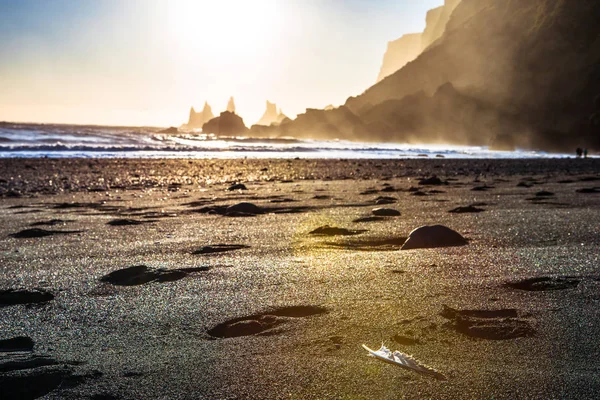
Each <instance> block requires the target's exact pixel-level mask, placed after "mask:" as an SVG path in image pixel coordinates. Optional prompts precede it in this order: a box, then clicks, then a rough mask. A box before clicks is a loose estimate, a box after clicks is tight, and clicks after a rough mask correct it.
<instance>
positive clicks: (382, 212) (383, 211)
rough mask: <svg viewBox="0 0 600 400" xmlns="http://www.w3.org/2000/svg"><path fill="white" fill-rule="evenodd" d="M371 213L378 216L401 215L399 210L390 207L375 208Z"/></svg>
mask: <svg viewBox="0 0 600 400" xmlns="http://www.w3.org/2000/svg"><path fill="white" fill-rule="evenodd" d="M371 213H372V214H373V215H376V216H379V217H398V216H400V215H401V214H400V211H398V210H394V209H392V208H375V209H374V210H372V211H371Z"/></svg>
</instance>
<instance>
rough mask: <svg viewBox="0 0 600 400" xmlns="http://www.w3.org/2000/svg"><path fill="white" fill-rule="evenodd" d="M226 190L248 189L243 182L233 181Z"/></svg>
mask: <svg viewBox="0 0 600 400" xmlns="http://www.w3.org/2000/svg"><path fill="white" fill-rule="evenodd" d="M227 190H228V191H230V192H233V191H234V190H248V188H247V187H246V185H244V184H243V183H235V184H233V185H231V186H229V187H228V188H227Z"/></svg>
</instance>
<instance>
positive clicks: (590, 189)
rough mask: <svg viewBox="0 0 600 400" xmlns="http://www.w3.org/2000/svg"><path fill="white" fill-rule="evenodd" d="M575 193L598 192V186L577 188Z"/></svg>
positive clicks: (599, 191)
mask: <svg viewBox="0 0 600 400" xmlns="http://www.w3.org/2000/svg"><path fill="white" fill-rule="evenodd" d="M577 193H583V194H594V193H600V188H597V187H593V188H583V189H577Z"/></svg>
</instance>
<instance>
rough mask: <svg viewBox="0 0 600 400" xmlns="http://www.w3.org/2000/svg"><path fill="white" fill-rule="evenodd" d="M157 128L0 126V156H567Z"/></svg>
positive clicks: (435, 145)
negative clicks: (226, 134) (207, 133)
mask: <svg viewBox="0 0 600 400" xmlns="http://www.w3.org/2000/svg"><path fill="white" fill-rule="evenodd" d="M160 131H161V129H160V128H150V127H110V126H82V125H54V124H24V123H9V122H2V123H0V158H39V157H51V158H69V157H83V158H244V157H246V158H296V157H300V158H330V159H360V158H371V159H377V158H379V159H394V158H419V157H434V158H435V157H437V158H442V157H444V158H550V157H568V156H570V155H567V154H555V153H545V152H540V151H525V150H517V151H493V150H489V149H488V148H487V147H475V146H453V145H443V144H427V145H425V144H423V145H418V144H394V143H364V142H350V141H345V140H307V139H294V138H275V139H265V138H251V137H224V136H215V135H206V134H203V133H201V132H181V133H178V134H165V133H160Z"/></svg>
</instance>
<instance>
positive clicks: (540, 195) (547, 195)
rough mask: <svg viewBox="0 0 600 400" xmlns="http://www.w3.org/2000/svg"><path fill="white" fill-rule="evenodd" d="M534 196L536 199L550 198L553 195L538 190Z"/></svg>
mask: <svg viewBox="0 0 600 400" xmlns="http://www.w3.org/2000/svg"><path fill="white" fill-rule="evenodd" d="M535 195H536V197H551V196H554V193H552V192H547V191H545V190H540V191H539V192H537V193H536V194H535Z"/></svg>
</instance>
